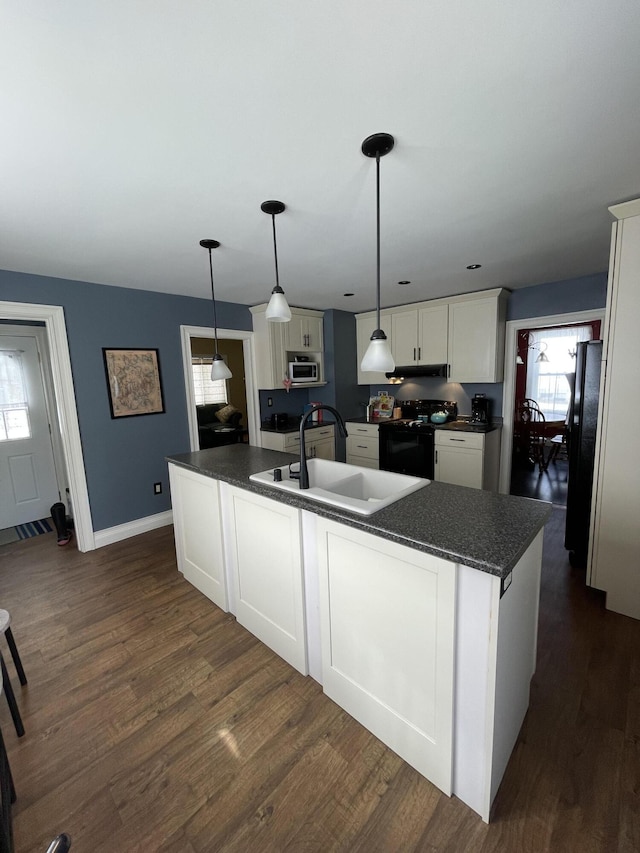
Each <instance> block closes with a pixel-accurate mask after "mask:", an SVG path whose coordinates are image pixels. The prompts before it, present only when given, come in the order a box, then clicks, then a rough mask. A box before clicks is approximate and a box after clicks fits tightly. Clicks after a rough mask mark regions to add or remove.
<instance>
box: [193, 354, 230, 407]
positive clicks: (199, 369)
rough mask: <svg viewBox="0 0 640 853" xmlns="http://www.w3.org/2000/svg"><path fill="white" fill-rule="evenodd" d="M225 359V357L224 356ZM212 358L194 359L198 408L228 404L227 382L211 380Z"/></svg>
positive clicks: (194, 387) (194, 381) (194, 384)
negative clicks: (213, 404)
mask: <svg viewBox="0 0 640 853" xmlns="http://www.w3.org/2000/svg"><path fill="white" fill-rule="evenodd" d="M223 358H224V356H223ZM212 361H213V359H211V358H192V359H191V370H192V373H193V389H194V392H195V397H196V406H203V405H204V404H205V403H228V402H229V394H228V391H227V380H226V379H217V380H216V381H215V382H213V381H212V379H211V363H212ZM225 362H226V358H225Z"/></svg>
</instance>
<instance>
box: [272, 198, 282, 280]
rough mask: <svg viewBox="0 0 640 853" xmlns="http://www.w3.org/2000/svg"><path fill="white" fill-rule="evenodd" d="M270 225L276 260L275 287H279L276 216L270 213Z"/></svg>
mask: <svg viewBox="0 0 640 853" xmlns="http://www.w3.org/2000/svg"><path fill="white" fill-rule="evenodd" d="M271 225H272V226H273V255H274V258H275V262H276V287H280V276H279V275H278V246H277V244H276V217H275V214H274V213H272V214H271Z"/></svg>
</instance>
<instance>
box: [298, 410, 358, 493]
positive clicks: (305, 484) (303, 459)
mask: <svg viewBox="0 0 640 853" xmlns="http://www.w3.org/2000/svg"><path fill="white" fill-rule="evenodd" d="M320 409H326V410H327V411H328V412H331V414H332V415H333V416H334V418H335V419H336V423H337V424H338V428H339V429H340V434H341V435H342V437H343V438H346V437H347V434H348V433H347V428H346V426H345V425H344V420H343V419H342V415H341V414H340V412H339V411H337V409H334V408H333V406H326V405H325V404H324V403H320V405H318V406H314V407H313V408H312V409H309V411H308V412H306V413H305V414H304V415H303V416H302V418H301V419H300V488H301V489H308V488H309V469H308V468H307V454H306V447H305V443H304V425H305V424H306V422H307V420H308V419H309V417H310V416H311V415H313V413H314V412H319V411H320Z"/></svg>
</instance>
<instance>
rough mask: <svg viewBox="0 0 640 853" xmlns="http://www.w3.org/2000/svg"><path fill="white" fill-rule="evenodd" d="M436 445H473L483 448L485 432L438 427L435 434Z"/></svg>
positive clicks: (479, 448) (472, 446)
mask: <svg viewBox="0 0 640 853" xmlns="http://www.w3.org/2000/svg"><path fill="white" fill-rule="evenodd" d="M435 443H436V447H471V448H476V449H478V450H482V448H483V447H484V434H483V433H481V432H449V431H448V430H444V429H437V430H436V435H435Z"/></svg>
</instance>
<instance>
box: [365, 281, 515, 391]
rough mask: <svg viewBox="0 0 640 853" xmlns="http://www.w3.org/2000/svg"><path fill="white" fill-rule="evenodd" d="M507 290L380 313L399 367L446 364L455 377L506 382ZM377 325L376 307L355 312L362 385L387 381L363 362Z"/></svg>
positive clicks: (464, 380)
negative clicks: (366, 368) (365, 368)
mask: <svg viewBox="0 0 640 853" xmlns="http://www.w3.org/2000/svg"><path fill="white" fill-rule="evenodd" d="M508 296H509V291H508V290H502V289H494V290H484V291H480V292H478V293H467V294H464V295H462V296H453V297H451V298H449V299H434V300H431V301H430V302H417V303H415V304H413V305H400V306H398V307H397V308H386V309H385V310H384V311H382V312H380V315H381V316H380V323H381V325H382V328H383V329H384V331H385V332H386V334H387V337H388V338H389V339H390V344H391V353H392V355H393V359H394V361H395V363H396V367H414V366H416V367H417V366H420V365H427V364H448V365H449V380H450V381H451V382H502V373H503V367H504V333H505V320H506V313H507V299H508ZM374 329H375V312H373V311H369V312H368V313H366V314H357V315H356V330H357V337H358V384H360V385H376V384H378V383H382V382H388V379H387V378H386V376H385V375H384V373H363V372H362V371H361V370H360V362H361V361H362V357H363V355H364V353H365V351H366V349H367V346H368V344H369V338H370V337H371V332H372V331H373V330H374Z"/></svg>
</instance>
